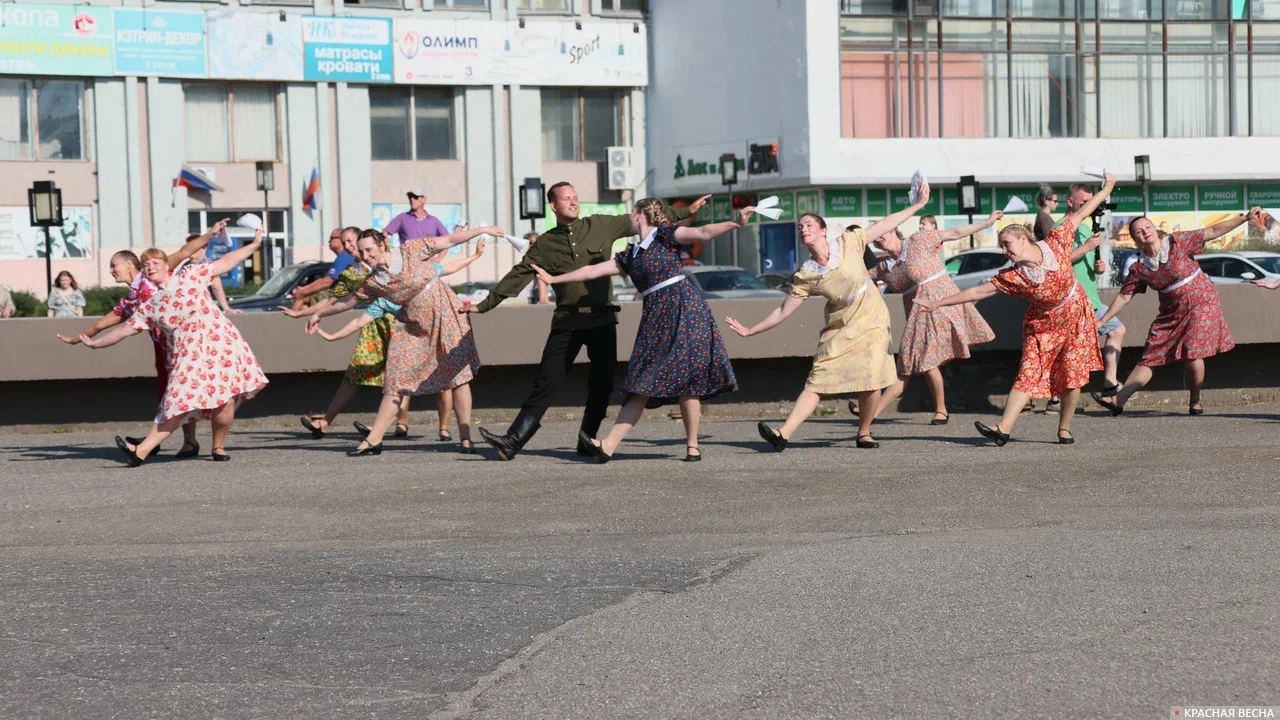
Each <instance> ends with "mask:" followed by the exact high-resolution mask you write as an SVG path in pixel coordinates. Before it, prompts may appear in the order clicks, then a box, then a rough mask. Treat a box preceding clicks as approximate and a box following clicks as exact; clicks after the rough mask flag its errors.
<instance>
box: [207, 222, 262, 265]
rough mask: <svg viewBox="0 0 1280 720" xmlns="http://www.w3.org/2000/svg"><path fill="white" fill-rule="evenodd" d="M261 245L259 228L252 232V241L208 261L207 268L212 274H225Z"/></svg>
mask: <svg viewBox="0 0 1280 720" xmlns="http://www.w3.org/2000/svg"><path fill="white" fill-rule="evenodd" d="M261 246H262V230H259V231H257V232H256V233H254V234H253V241H252V242H250V243H249V244H248V245H244V246H241V247H238V248H236V249H235V250H232V251H231V252H229V253H227V254H226V255H223V256H222V257H220V258H218V259H217V260H214V261H213V262H211V263H209V269H210V270H212V271H213V274H214V275H225V274H227V273H229V272H231V271H232V270H233V269H235V267H236V266H237V265H239V264H240V263H242V262H244V261H245V260H248V259H249V258H250V257H251V256H252V255H253V253H254V252H256V251H257V250H258V248H259V247H261Z"/></svg>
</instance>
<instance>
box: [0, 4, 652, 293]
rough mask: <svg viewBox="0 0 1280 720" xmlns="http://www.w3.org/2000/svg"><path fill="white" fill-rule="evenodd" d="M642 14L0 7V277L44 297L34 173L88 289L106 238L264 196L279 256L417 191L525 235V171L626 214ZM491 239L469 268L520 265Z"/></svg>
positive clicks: (101, 262) (558, 9)
mask: <svg viewBox="0 0 1280 720" xmlns="http://www.w3.org/2000/svg"><path fill="white" fill-rule="evenodd" d="M645 11H646V7H645V3H644V2H643V1H642V0H346V1H345V2H342V3H336V2H334V1H333V0H314V1H310V0H306V1H303V0H227V1H224V2H221V3H218V2H191V1H189V0H125V2H124V4H123V6H122V5H121V4H120V3H112V4H111V5H107V4H105V3H104V4H98V3H94V2H90V3H88V4H85V3H79V4H73V3H71V2H65V3H58V4H54V3H50V4H45V5H17V4H6V5H3V6H0V173H3V175H4V177H5V179H6V180H5V182H4V183H3V184H0V284H6V285H9V286H11V287H14V288H18V289H26V290H33V291H37V292H39V293H40V294H41V295H43V290H44V285H45V268H44V265H45V261H44V253H45V242H44V240H45V239H44V236H43V234H42V233H41V232H40V231H39V230H37V229H35V228H32V227H30V226H29V224H28V215H27V193H26V191H27V189H28V188H29V187H31V185H32V183H33V182H35V181H40V180H53V181H55V182H56V183H57V185H58V187H59V188H60V189H61V190H62V198H63V205H64V207H65V213H64V214H65V216H66V224H65V225H64V226H63V227H62V228H54V229H53V231H52V242H51V247H52V257H53V261H54V262H53V264H54V273H57V272H58V271H59V270H64V269H65V270H70V271H71V272H72V273H73V274H74V275H75V276H76V277H77V278H78V279H79V282H80V283H81V284H82V285H86V286H91V285H96V284H110V283H111V278H110V276H109V275H108V274H107V271H106V267H107V264H108V262H109V259H110V256H111V254H112V253H113V252H115V251H116V250H118V249H134V250H139V251H140V250H141V249H142V248H146V247H150V246H152V245H155V246H160V247H174V246H176V245H179V244H181V242H182V241H183V240H184V239H185V236H186V235H187V234H188V233H189V232H199V231H201V230H203V229H205V228H207V227H208V226H209V225H211V224H212V223H213V222H215V221H216V220H217V219H219V218H223V217H233V218H234V217H237V216H238V215H240V214H242V213H245V212H253V213H259V214H260V213H262V212H263V210H264V208H265V209H266V211H267V216H268V218H269V226H270V230H271V237H272V239H273V242H275V243H276V246H277V247H278V249H279V250H278V252H276V253H275V261H274V262H275V264H276V266H279V265H282V264H285V263H287V262H291V261H301V260H306V259H316V258H327V257H329V255H328V251H327V250H326V249H325V246H326V245H327V239H328V235H329V230H330V229H331V228H333V227H336V226H345V225H356V226H360V227H369V226H374V227H381V226H382V225H384V224H385V223H386V222H388V221H389V220H390V218H391V217H392V216H393V215H394V214H395V213H397V212H400V211H401V210H404V209H407V201H406V197H405V192H406V190H407V189H409V188H423V189H425V190H426V193H427V196H428V201H429V204H428V209H429V210H430V211H431V212H433V213H434V214H436V215H439V216H440V217H441V218H442V219H443V220H444V221H445V223H446V226H452V225H453V224H454V223H455V222H460V221H469V222H470V223H471V224H472V225H476V224H479V223H485V224H490V223H491V224H496V225H499V226H502V227H504V228H506V229H507V231H508V232H510V233H512V234H517V235H519V234H523V233H525V232H528V231H529V229H530V221H528V220H521V219H520V217H519V204H518V195H517V193H518V189H519V186H520V185H521V184H522V183H523V182H524V180H525V178H541V179H542V181H543V182H544V183H546V184H547V185H550V184H551V183H553V182H557V181H560V180H567V181H570V182H572V183H574V185H575V186H576V188H577V190H578V193H579V196H580V197H581V199H582V202H583V204H584V206H585V208H586V209H588V210H591V209H601V210H604V211H608V212H614V211H618V210H619V209H620V208H621V207H622V205H621V204H620V203H622V202H623V201H624V199H626V198H628V197H629V196H630V194H631V189H629V188H632V187H635V186H642V185H643V182H644V172H643V171H642V170H641V171H637V172H626V173H623V174H622V175H620V176H615V177H613V178H612V181H611V179H610V177H609V176H608V173H606V171H605V161H606V148H610V147H619V146H621V147H627V148H630V150H631V151H630V153H627V155H629V163H631V164H634V166H635V167H636V168H643V167H645V165H646V157H645V149H644V148H645V143H644V134H645V133H644V124H645V115H646V111H645V108H646V101H645V93H644V88H645V86H647V84H648V55H647V38H648V33H647V26H646V18H645ZM615 155H616V154H615ZM263 161H266V162H269V163H270V164H271V167H272V170H273V175H274V188H273V189H271V190H269V191H267V192H265V194H264V192H262V191H260V190H259V189H258V182H257V179H256V169H257V166H258V164H259V163H260V162H263ZM184 173H185V178H186V181H183V180H182V179H183V178H184ZM193 178H194V181H192V179H193ZM206 180H207V181H208V182H209V184H211V185H212V186H213V187H212V188H209V189H200V186H201V185H203V184H204V182H205V181H206ZM313 180H314V182H313ZM632 182H634V185H632V184H631V183H632ZM317 185H318V192H314V193H313V192H312V189H313V188H315V187H316V186H317ZM611 185H612V186H613V188H614V189H610V186H611ZM639 190H640V191H641V192H643V187H640V188H639ZM543 225H544V221H539V222H538V228H539V229H542V227H543ZM237 232H239V233H240V234H249V233H248V231H237ZM497 245H498V247H496V248H491V251H490V257H486V258H485V260H483V261H481V262H479V263H476V264H474V265H472V266H471V268H469V270H468V278H467V279H471V280H485V279H490V278H494V277H497V276H500V274H501V273H503V272H505V271H506V270H507V269H508V268H509V267H510V265H511V264H512V263H513V262H514V261H515V260H516V259H517V258H518V255H517V253H515V252H514V249H513V248H512V247H511V246H510V245H508V244H507V243H503V242H500V243H497ZM458 250H459V251H460V249H458ZM261 262H263V261H262V260H261V259H259V263H261Z"/></svg>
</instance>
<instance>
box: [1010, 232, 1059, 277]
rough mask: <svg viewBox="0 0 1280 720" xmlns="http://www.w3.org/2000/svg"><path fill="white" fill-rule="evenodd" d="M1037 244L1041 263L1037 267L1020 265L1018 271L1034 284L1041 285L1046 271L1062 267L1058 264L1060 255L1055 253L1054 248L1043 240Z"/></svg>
mask: <svg viewBox="0 0 1280 720" xmlns="http://www.w3.org/2000/svg"><path fill="white" fill-rule="evenodd" d="M1036 245H1037V246H1038V247H1039V248H1040V255H1041V260H1040V264H1039V265H1037V266H1036V267H1027V266H1026V265H1019V266H1018V272H1020V273H1022V275H1023V277H1025V278H1026V279H1028V280H1030V281H1031V284H1032V285H1039V284H1041V283H1043V282H1044V274H1045V272H1054V271H1055V270H1057V269H1058V268H1060V267H1061V266H1060V265H1059V264H1058V256H1057V255H1054V254H1053V248H1051V247H1049V244H1048V243H1046V242H1045V241H1043V240H1041V241H1039V242H1037V243H1036Z"/></svg>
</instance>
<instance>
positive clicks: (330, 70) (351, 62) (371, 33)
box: [302, 17, 392, 83]
mask: <svg viewBox="0 0 1280 720" xmlns="http://www.w3.org/2000/svg"><path fill="white" fill-rule="evenodd" d="M302 41H303V46H304V48H305V51H304V53H305V59H306V64H305V67H304V73H303V76H304V78H305V79H306V80H315V81H317V82H374V83H389V82H391V81H392V78H391V70H392V57H391V21H390V20H389V19H382V18H328V17H306V18H303V20H302Z"/></svg>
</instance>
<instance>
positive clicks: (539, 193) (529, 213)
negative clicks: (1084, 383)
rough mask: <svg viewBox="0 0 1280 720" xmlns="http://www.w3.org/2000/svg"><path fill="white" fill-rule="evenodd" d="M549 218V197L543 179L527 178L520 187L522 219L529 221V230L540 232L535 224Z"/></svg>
mask: <svg viewBox="0 0 1280 720" xmlns="http://www.w3.org/2000/svg"><path fill="white" fill-rule="evenodd" d="M546 216H547V195H546V191H545V189H544V186H543V184H542V178H536V177H527V178H525V179H524V184H523V185H521V186H520V219H521V220H528V221H529V230H531V231H532V232H535V233H536V232H538V226H537V223H536V222H535V221H536V220H540V219H541V218H544V217H546Z"/></svg>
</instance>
